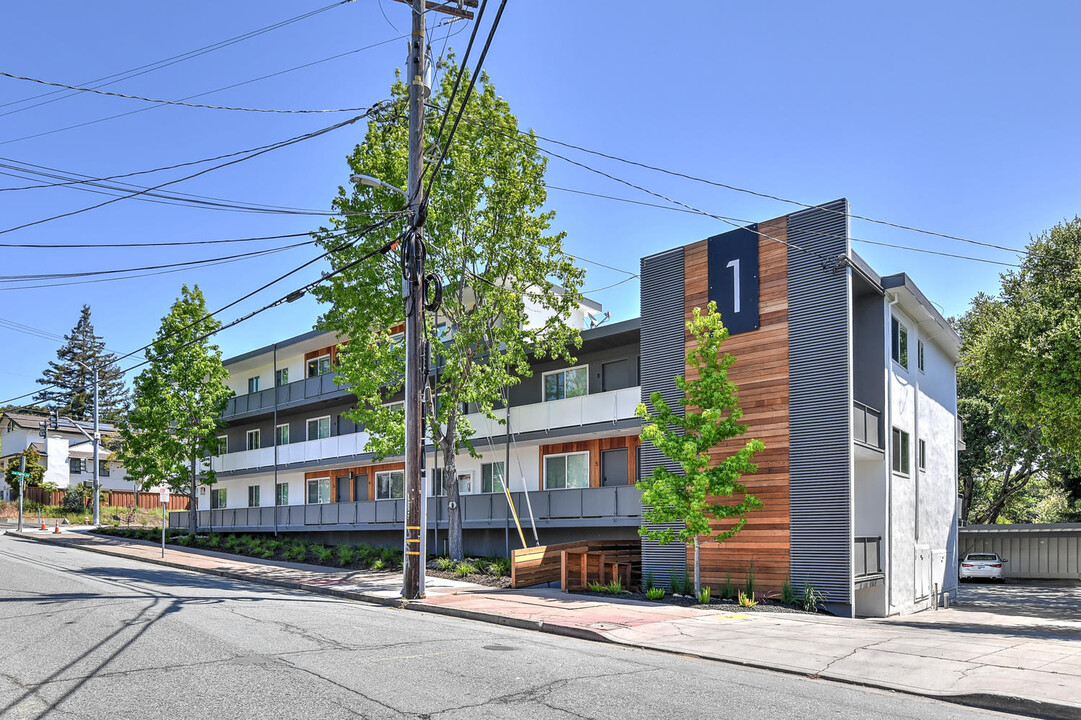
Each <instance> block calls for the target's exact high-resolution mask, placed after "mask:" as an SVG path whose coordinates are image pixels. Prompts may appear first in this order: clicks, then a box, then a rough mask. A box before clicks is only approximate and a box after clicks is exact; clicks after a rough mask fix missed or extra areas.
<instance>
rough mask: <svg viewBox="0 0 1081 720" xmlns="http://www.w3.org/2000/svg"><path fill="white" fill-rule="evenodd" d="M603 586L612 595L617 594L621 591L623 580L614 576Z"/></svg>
mask: <svg viewBox="0 0 1081 720" xmlns="http://www.w3.org/2000/svg"><path fill="white" fill-rule="evenodd" d="M604 587H605V590H606V591H607V592H610V593H612V594H613V595H619V594H620V593H621V592H623V580H621V579H620V578H616V579H614V580H612V581H611V582H609V583H608V584H607V585H605V586H604Z"/></svg>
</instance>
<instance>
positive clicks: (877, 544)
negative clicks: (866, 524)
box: [852, 537, 882, 578]
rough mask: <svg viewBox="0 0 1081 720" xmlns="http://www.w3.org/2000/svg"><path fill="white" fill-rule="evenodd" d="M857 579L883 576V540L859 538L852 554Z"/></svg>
mask: <svg viewBox="0 0 1081 720" xmlns="http://www.w3.org/2000/svg"><path fill="white" fill-rule="evenodd" d="M852 559H853V561H854V562H855V575H856V577H857V578H861V577H868V576H870V575H881V574H882V538H881V537H858V538H856V539H855V544H854V547H853V552H852Z"/></svg>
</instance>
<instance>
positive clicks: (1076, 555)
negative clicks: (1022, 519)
mask: <svg viewBox="0 0 1081 720" xmlns="http://www.w3.org/2000/svg"><path fill="white" fill-rule="evenodd" d="M1071 525H1072V527H1071V526H1067V525H1058V526H1053V527H1048V528H1045V529H1040V528H1038V527H1032V526H1024V527H1019V526H1017V525H997V526H991V527H989V526H986V525H980V526H976V527H972V528H961V529H960V530H959V531H958V542H959V544H960V546H961V554H960V557H962V558H963V557H964V556H965V555H966V554H967V553H971V552H993V553H998V556H999V557H1001V558H1004V559H1006V560H1008V561H1009V562H1007V563H1006V564H1004V565H1003V566H1002V574H1003V575H1004V576H1005V577H1007V578H1019V579H1020V578H1025V579H1039V580H1081V523H1071Z"/></svg>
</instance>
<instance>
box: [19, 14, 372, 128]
mask: <svg viewBox="0 0 1081 720" xmlns="http://www.w3.org/2000/svg"><path fill="white" fill-rule="evenodd" d="M349 2H352V0H339V2H335V3H331V4H330V5H326V6H324V7H321V8H317V9H315V10H311V11H309V12H306V13H302V14H300V15H297V16H295V17H291V18H288V19H286V20H281V21H279V22H276V23H272V24H271V25H266V26H264V27H261V28H257V29H255V30H250V31H248V32H246V33H243V34H241V35H235V36H233V37H231V38H227V39H225V40H220V41H218V42H216V43H212V44H210V45H204V46H203V47H201V48H196V49H195V50H189V51H187V52H184V53H181V54H179V55H173V56H172V57H168V58H165V59H163V60H156V61H154V62H152V63H147V64H145V65H140V66H138V67H135V68H131V69H129V70H123V71H121V72H117V73H113V74H111V75H106V76H104V77H100V78H97V79H96V80H90V81H88V82H86V83H83V84H84V85H88V86H93V87H104V86H106V85H112V84H114V83H117V82H120V81H121V80H130V79H131V78H133V77H138V76H140V75H145V74H147V73H150V72H154V71H155V70H161V69H162V68H166V67H169V66H171V65H176V64H177V63H180V62H184V61H185V60H191V59H192V58H196V57H199V56H201V55H206V54H207V53H211V52H214V51H215V50H220V49H222V48H225V47H229V46H230V45H235V44H237V43H239V42H243V41H244V40H249V39H251V38H253V37H257V36H259V35H263V34H265V33H268V32H270V31H272V30H277V29H279V28H283V27H286V26H288V25H292V24H293V23H296V22H299V21H301V20H306V19H307V18H310V17H314V16H315V15H319V14H321V13H324V12H326V11H327V10H332V9H334V8H336V7H339V6H341V5H345V4H347V3H349ZM60 92H61V91H60V90H51V91H49V92H44V93H40V94H38V95H34V96H31V97H27V98H23V99H22V100H11V101H9V102H6V103H3V104H0V108H3V107H9V106H11V105H18V104H20V103H24V102H29V101H30V100H36V99H38V98H42V97H48V96H50V95H57V94H60ZM77 94H78V93H67V94H64V95H62V96H61V97H59V98H54V99H53V100H47V101H45V102H40V103H37V104H35V105H30V106H28V107H24V108H20V109H18V110H10V111H8V112H6V113H3V114H2V115H0V117H3V116H4V115H11V114H13V113H17V112H22V111H23V110H29V109H30V108H34V107H39V106H41V105H47V104H49V103H52V102H56V101H57V100H62V99H64V98H67V97H72V96H73V95H77ZM185 99H187V98H185Z"/></svg>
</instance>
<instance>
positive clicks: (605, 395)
mask: <svg viewBox="0 0 1081 720" xmlns="http://www.w3.org/2000/svg"><path fill="white" fill-rule="evenodd" d="M641 395H642V390H641V388H640V387H638V386H634V387H629V388H623V389H621V390H609V391H608V392H600V393H593V394H592V395H581V396H579V397H573V398H566V399H564V400H551V401H549V402H539V403H532V404H530V405H522V406H519V407H512V408H511V409H510V425H511V432H513V433H514V434H515V435H517V434H520V433H528V432H537V431H542V432H548V431H550V430H555V429H556V428H566V427H580V426H583V425H595V424H599V423H612V424H613V425H614V424H615V423H616V422H617V421H619V420H629V419H631V418H633V417H634V409H635V408H636V407H638V403H639V402H640V400H641ZM505 413H506V411H503V410H497V411H496V414H497V416H503V417H506V414H505ZM466 418H467V419H468V420H469V424H470V425H472V426H473V428H474V429H475V430H476V431H477V432H476V435H475V437H493V436H496V435H504V434H505V433H506V425H504V424H502V423H500V422H499V420H491V419H489V418H487V417H485V416H484V415H482V414H481V413H471V414H469V415H467V416H466Z"/></svg>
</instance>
